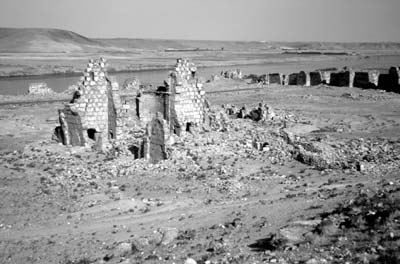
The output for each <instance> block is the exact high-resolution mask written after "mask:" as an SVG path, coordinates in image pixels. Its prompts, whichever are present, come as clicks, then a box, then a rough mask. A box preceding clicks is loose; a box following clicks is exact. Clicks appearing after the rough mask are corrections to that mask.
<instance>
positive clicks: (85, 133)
mask: <svg viewBox="0 0 400 264" xmlns="http://www.w3.org/2000/svg"><path fill="white" fill-rule="evenodd" d="M106 66H107V65H106V61H105V59H103V58H100V60H95V61H94V60H90V61H89V63H88V66H87V69H86V71H85V72H84V76H83V77H82V78H81V80H80V84H79V85H78V86H77V89H76V91H75V93H74V95H73V98H72V100H71V101H70V102H69V103H68V104H66V105H65V107H64V109H61V110H59V120H60V126H59V127H57V128H56V129H55V135H56V137H57V139H58V140H59V141H60V142H62V143H63V144H64V145H72V146H87V145H89V146H90V145H91V146H93V147H94V148H95V149H97V150H102V151H107V150H110V149H114V150H117V151H120V152H124V151H125V152H126V150H129V151H130V152H131V153H133V155H134V156H135V157H136V158H147V159H149V160H150V161H151V162H158V161H159V160H161V159H165V158H167V152H166V145H167V144H168V142H170V141H169V140H168V137H170V135H171V134H172V133H174V134H177V135H181V133H182V132H183V131H189V132H193V131H194V130H195V129H196V128H199V127H201V126H202V124H203V123H204V122H205V120H206V119H207V112H208V109H209V105H208V102H207V100H206V98H205V92H204V90H203V89H202V86H203V84H202V83H201V82H200V81H199V79H198V78H197V77H196V71H197V68H196V67H195V65H194V64H193V63H190V62H188V61H187V60H183V59H178V60H177V63H176V66H175V69H174V71H172V72H171V73H170V75H169V77H168V80H167V81H164V84H163V85H161V86H158V87H153V86H147V87H145V86H142V85H140V86H139V87H138V86H136V87H134V88H133V89H127V90H128V92H127V91H126V90H123V92H122V91H120V90H119V85H118V83H117V82H116V80H115V78H113V77H110V76H108V74H107V71H106ZM136 84H137V82H135V85H136Z"/></svg>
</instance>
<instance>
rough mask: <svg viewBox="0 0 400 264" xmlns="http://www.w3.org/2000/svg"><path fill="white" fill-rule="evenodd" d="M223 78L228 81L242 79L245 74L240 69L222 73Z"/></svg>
mask: <svg viewBox="0 0 400 264" xmlns="http://www.w3.org/2000/svg"><path fill="white" fill-rule="evenodd" d="M221 76H222V77H224V78H227V79H242V78H243V73H242V71H241V70H240V69H236V70H228V71H221Z"/></svg>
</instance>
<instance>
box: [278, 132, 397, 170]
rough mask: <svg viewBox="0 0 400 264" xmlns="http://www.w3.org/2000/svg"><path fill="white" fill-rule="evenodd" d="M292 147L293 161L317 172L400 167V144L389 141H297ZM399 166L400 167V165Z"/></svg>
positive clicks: (285, 136)
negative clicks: (311, 167) (317, 170)
mask: <svg viewBox="0 0 400 264" xmlns="http://www.w3.org/2000/svg"><path fill="white" fill-rule="evenodd" d="M283 137H284V138H290V139H289V140H288V143H289V144H290V145H291V146H293V150H292V154H293V158H294V159H296V160H298V161H300V162H303V163H305V164H308V165H310V166H313V167H315V168H316V169H320V170H324V169H353V170H357V171H362V172H366V171H369V172H373V171H374V170H379V169H378V167H381V168H384V167H385V166H397V165H398V164H400V142H398V141H394V142H389V141H387V140H383V139H382V140H379V139H376V140H364V139H362V138H360V139H352V140H346V141H345V140H342V141H341V140H337V139H336V140H334V141H330V140H329V139H323V138H321V137H318V136H315V137H312V136H308V137H293V135H291V136H288V133H285V132H284V133H283ZM396 164H397V165H396Z"/></svg>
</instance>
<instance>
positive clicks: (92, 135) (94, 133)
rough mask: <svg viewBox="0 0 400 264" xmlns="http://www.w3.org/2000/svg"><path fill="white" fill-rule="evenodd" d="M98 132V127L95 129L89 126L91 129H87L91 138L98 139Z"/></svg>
mask: <svg viewBox="0 0 400 264" xmlns="http://www.w3.org/2000/svg"><path fill="white" fill-rule="evenodd" d="M96 132H97V131H96V129H94V128H89V129H88V130H87V135H88V138H90V139H92V140H94V141H96Z"/></svg>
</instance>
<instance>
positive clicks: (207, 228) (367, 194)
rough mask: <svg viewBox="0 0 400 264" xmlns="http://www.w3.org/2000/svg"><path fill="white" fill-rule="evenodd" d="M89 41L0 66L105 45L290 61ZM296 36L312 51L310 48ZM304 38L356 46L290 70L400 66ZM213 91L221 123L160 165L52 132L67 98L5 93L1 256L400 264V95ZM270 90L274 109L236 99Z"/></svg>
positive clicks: (369, 48) (289, 64)
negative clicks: (244, 111) (65, 140)
mask: <svg viewBox="0 0 400 264" xmlns="http://www.w3.org/2000/svg"><path fill="white" fill-rule="evenodd" d="M10 34H11V33H10ZM12 34H15V33H12ZM46 34H48V32H46ZM0 35H2V34H0ZM23 35H24V36H29V34H27V33H26V32H25V33H23ZM51 36H53V34H52V35H51ZM73 36H74V38H71V37H69V38H70V39H73V40H76V38H75V35H73ZM62 38H65V35H62ZM78 40H79V41H80V42H83V41H84V42H85V45H87V47H86V48H82V45H80V46H73V45H72V44H71V43H70V44H69V45H68V49H69V52H70V54H69V53H68V52H64V53H63V52H61V50H62V49H64V48H65V47H64V48H62V47H61V48H60V47H59V46H58V45H55V46H54V45H52V46H51V47H56V48H54V50H51V54H40V53H38V50H36V49H34V48H35V47H39V48H43V45H44V44H43V43H39V44H38V43H36V44H35V45H36V46H29V48H26V47H25V48H24V51H25V52H30V53H29V54H28V53H18V52H16V50H12V49H11V48H10V47H11V46H12V45H11V46H7V45H5V44H4V45H3V47H5V48H3V49H0V50H1V51H2V53H1V54H0V61H1V65H0V66H1V67H0V71H1V74H2V75H4V76H11V75H37V74H53V73H56V72H57V71H58V70H56V69H61V70H60V71H59V72H61V73H66V71H68V72H69V73H77V72H80V71H82V69H83V67H84V66H85V63H86V60H87V57H91V56H93V55H95V56H100V55H103V56H105V57H107V56H108V57H107V58H109V62H110V64H111V65H114V66H112V67H117V68H114V69H112V70H111V72H112V71H119V70H121V71H126V70H132V69H135V70H137V69H143V68H153V67H165V68H168V67H170V66H171V65H172V63H173V62H174V60H173V59H172V58H176V57H181V56H185V57H190V58H191V59H192V60H193V61H195V62H196V63H197V61H199V64H200V65H203V66H215V65H222V66H226V67H227V68H229V66H228V65H236V66H237V65H240V64H246V63H250V64H252V63H264V64H265V63H271V68H273V67H274V63H277V62H276V61H275V62H271V61H270V59H269V57H268V59H265V58H263V57H262V56H261V55H260V54H263V52H266V53H268V54H271V50H270V49H268V50H267V51H261V48H260V45H261V44H262V45H261V46H262V47H264V45H265V43H261V44H260V43H222V44H221V43H214V45H211V46H210V43H205V44H204V43H203V44H202V45H200V44H201V42H195V43H194V42H190V41H188V42H185V43H183V44H182V43H180V44H179V45H178V44H176V42H174V41H164V42H157V41H155V40H146V41H145V40H143V42H146V43H145V44H142V46H135V45H138V44H137V43H141V42H131V41H128V40H90V39H85V40H82V39H81V38H79V39H78ZM1 41H4V40H1V39H0V44H1ZM63 41H64V40H63ZM60 42H62V41H60ZM149 42H151V43H153V45H152V46H151V45H150V46H151V47H152V50H144V49H143V46H147V45H149V44H148V43H149ZM21 43H22V42H21ZM23 43H26V42H23ZM132 43H134V44H135V45H134V44H132ZM160 43H161V44H160ZM166 43H167V44H166ZM46 45H48V44H46ZM221 45H223V47H224V51H222V50H219V51H217V49H221ZM229 45H231V46H229ZM271 45H272V44H271ZM274 45H275V44H274ZM283 45H284V46H290V45H292V46H293V45H294V44H293V43H291V44H290V43H277V44H276V46H273V47H272V48H271V49H274V52H277V50H279V53H280V54H281V52H282V50H281V49H279V47H281V46H283ZM297 45H298V46H295V48H296V49H295V51H296V52H300V51H301V50H302V47H303V46H304V45H305V44H301V43H300V44H299V43H298V44H297ZM307 45H308V46H307V47H306V48H305V49H304V50H307V51H309V50H319V51H321V50H324V51H326V50H330V51H332V50H334V51H341V52H342V51H345V52H350V53H354V54H356V55H318V56H317V57H312V58H310V57H308V56H306V58H303V57H302V56H298V54H286V55H285V56H287V57H285V58H284V59H282V57H279V56H278V58H277V59H276V58H275V59H274V60H278V63H279V69H284V71H291V70H292V69H297V68H298V67H299V64H300V66H301V67H302V68H304V69H307V68H310V69H311V68H313V67H315V68H316V67H322V66H323V65H325V66H327V67H329V66H331V65H332V63H333V64H334V66H335V67H339V66H342V67H343V66H346V65H348V64H353V65H358V66H360V68H361V66H362V68H366V69H375V68H383V67H386V68H388V67H389V66H398V65H400V60H399V59H398V58H399V57H398V56H396V54H398V51H399V50H398V47H399V46H398V45H397V44H380V45H378V44H376V45H372V44H364V46H363V45H361V44H357V45H356V44H353V45H350V44H347V45H348V46H346V45H344V44H335V45H333V44H332V43H331V44H329V46H322V47H321V45H322V44H317V43H311V44H307ZM325 45H327V44H325ZM93 46H95V47H96V48H93ZM1 47H2V46H1V45H0V48H1ZM206 47H207V48H208V49H209V50H207V51H204V52H199V51H189V50H188V51H183V52H182V51H167V52H165V49H167V48H171V49H181V50H182V49H183V50H185V49H193V48H199V49H205V48H206ZM238 47H240V50H239V48H238ZM338 47H339V48H338ZM325 48H326V49H325ZM21 49H22V48H21ZM21 49H20V50H21ZM68 49H66V50H67V51H68ZM95 49H97V50H95ZM255 49H257V50H256V51H254V50H255ZM86 50H92V51H93V50H94V51H93V53H87V52H85V51H86ZM110 50H111V51H110ZM127 50H129V51H127ZM133 50H135V52H136V53H134V52H133ZM291 51H292V50H291ZM292 52H293V51H292ZM111 53H114V54H115V55H114V57H113V55H111ZM32 54H33V55H32ZM38 54H39V55H38ZM57 54H58V55H57ZM121 54H123V56H122V55H121ZM135 54H136V55H135ZM160 54H162V56H160ZM216 54H217V55H216ZM218 54H220V56H221V58H220V59H217V60H215V58H218V57H216V56H218ZM274 54H275V53H274ZM374 56H375V57H374ZM122 57H123V58H122ZM290 57H294V58H295V59H293V60H292V59H290ZM371 57H372V58H373V59H372V60H371ZM60 58H61V59H60ZM260 58H261V59H260ZM332 61H333V62H332ZM169 63H171V65H170V64H169ZM78 65H79V66H78ZM236 66H235V67H236ZM315 68H314V69H315ZM66 69H68V70H66ZM273 69H275V68H273ZM271 72H272V70H271ZM215 74H216V75H218V74H219V72H216V73H215ZM209 77H210V76H203V78H204V80H207V79H209ZM77 78H78V77H77ZM118 81H119V82H120V83H123V81H124V80H118ZM159 82H160V83H161V82H162V80H159ZM67 88H68V87H66V89H67ZM204 90H205V91H206V95H207V99H208V101H209V102H210V104H211V110H212V111H213V112H214V113H216V115H217V116H220V123H219V124H220V125H219V126H217V127H211V128H210V129H206V130H203V129H200V130H198V131H195V132H194V133H189V132H187V133H183V135H182V136H181V137H178V136H175V137H174V144H172V145H171V146H170V148H169V149H168V153H169V158H168V159H167V160H164V161H161V162H159V163H157V164H150V163H149V162H148V161H146V160H144V159H134V157H133V155H128V154H121V155H114V154H112V153H102V152H97V151H94V150H93V149H91V148H88V147H86V148H85V147H71V146H64V145H62V144H60V143H57V142H56V141H54V140H53V139H52V135H53V132H54V128H55V127H56V126H57V125H58V123H59V121H58V112H57V110H58V109H61V108H63V105H64V103H65V102H66V101H67V100H68V98H70V97H71V95H69V94H53V95H49V96H40V97H35V96H29V95H17V96H3V97H2V101H1V102H0V124H1V126H0V160H1V162H0V170H1V173H0V181H1V185H0V188H1V191H0V262H1V263H63V264H72V263H76V264H78V263H79V264H84V263H187V264H192V263H307V264H313V263H399V262H400V254H399V250H398V249H399V246H400V223H399V221H400V211H399V209H400V208H399V205H400V195H399V194H400V177H399V168H400V132H399V131H400V130H399V129H400V94H397V93H393V92H386V91H382V90H374V89H360V88H348V87H333V86H329V85H323V84H321V85H318V86H313V87H303V86H296V85H292V86H282V85H277V84H271V85H263V84H254V83H250V82H249V80H248V79H244V80H231V79H224V78H221V79H218V80H215V81H211V82H208V83H205V84H204ZM261 102H263V103H264V104H267V105H268V106H269V107H270V108H271V109H273V111H274V113H275V117H274V118H273V119H271V120H267V121H263V122H257V121H254V120H252V119H250V118H245V119H243V118H238V117H237V115H235V114H231V115H229V114H228V113H227V111H226V110H227V109H229V108H231V107H232V105H235V106H236V107H238V108H240V107H242V106H243V105H246V106H247V107H248V108H256V107H257V106H258V104H259V103H261ZM255 145H256V146H255ZM260 145H261V146H262V147H261V148H260V147H257V146H260Z"/></svg>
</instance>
